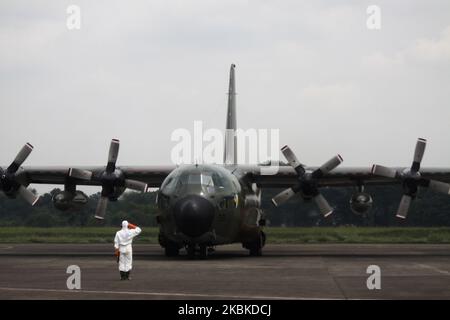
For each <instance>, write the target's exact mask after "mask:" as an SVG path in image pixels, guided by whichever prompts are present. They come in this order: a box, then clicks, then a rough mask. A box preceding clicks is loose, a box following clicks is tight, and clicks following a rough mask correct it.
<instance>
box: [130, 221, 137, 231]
mask: <svg viewBox="0 0 450 320" xmlns="http://www.w3.org/2000/svg"><path fill="white" fill-rule="evenodd" d="M136 227H137V226H136V225H135V224H132V223H129V222H128V229H136Z"/></svg>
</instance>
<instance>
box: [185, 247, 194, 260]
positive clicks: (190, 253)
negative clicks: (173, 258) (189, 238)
mask: <svg viewBox="0 0 450 320" xmlns="http://www.w3.org/2000/svg"><path fill="white" fill-rule="evenodd" d="M186 251H187V256H188V258H189V259H194V258H195V245H193V244H189V245H187V246H186Z"/></svg>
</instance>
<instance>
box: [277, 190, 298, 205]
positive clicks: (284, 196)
mask: <svg viewBox="0 0 450 320" xmlns="http://www.w3.org/2000/svg"><path fill="white" fill-rule="evenodd" d="M294 194H295V191H294V190H293V189H292V188H289V189H286V190H283V191H281V192H280V193H279V194H277V195H276V196H275V197H273V198H272V203H273V204H274V205H275V206H276V207H278V206H279V205H280V204H283V203H285V202H286V201H288V200H289V199H290V198H291V197H292V196H293V195H294Z"/></svg>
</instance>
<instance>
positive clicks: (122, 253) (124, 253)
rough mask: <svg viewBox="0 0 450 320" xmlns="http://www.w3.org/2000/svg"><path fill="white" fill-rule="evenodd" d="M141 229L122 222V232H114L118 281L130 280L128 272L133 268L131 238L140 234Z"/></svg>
mask: <svg viewBox="0 0 450 320" xmlns="http://www.w3.org/2000/svg"><path fill="white" fill-rule="evenodd" d="M141 231H142V230H141V228H139V227H138V226H136V225H134V224H132V223H128V221H126V220H124V221H122V230H119V231H117V232H116V237H115V238H114V249H115V255H116V257H117V258H118V262H119V272H120V280H131V278H130V272H131V269H132V268H133V248H132V246H131V244H132V243H133V238H134V237H136V236H137V235H138V234H140V233H141Z"/></svg>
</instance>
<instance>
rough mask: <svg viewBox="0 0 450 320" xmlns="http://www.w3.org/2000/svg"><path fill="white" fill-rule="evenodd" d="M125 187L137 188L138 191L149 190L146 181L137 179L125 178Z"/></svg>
mask: <svg viewBox="0 0 450 320" xmlns="http://www.w3.org/2000/svg"><path fill="white" fill-rule="evenodd" d="M125 187H127V188H128V189H132V190H136V191H142V192H146V191H147V184H146V183H145V182H141V181H137V180H130V179H125Z"/></svg>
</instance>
